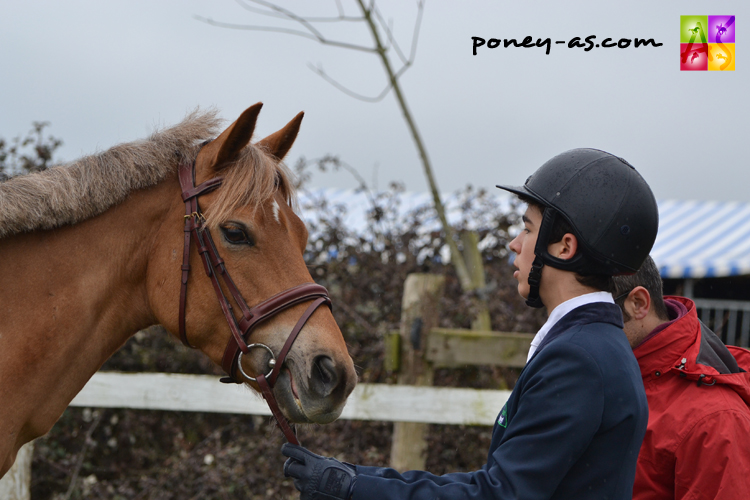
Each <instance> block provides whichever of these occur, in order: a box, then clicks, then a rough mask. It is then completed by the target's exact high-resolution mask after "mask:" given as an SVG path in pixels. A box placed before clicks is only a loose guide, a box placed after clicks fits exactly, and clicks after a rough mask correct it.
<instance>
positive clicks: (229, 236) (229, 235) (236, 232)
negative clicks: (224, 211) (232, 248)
mask: <svg viewBox="0 0 750 500" xmlns="http://www.w3.org/2000/svg"><path fill="white" fill-rule="evenodd" d="M221 232H222V234H223V235H224V239H225V240H226V241H227V242H229V243H232V244H234V245H242V244H246V245H252V244H253V242H252V240H251V239H250V237H249V236H248V235H247V233H246V232H245V231H244V230H243V229H240V228H238V227H235V226H227V227H222V228H221Z"/></svg>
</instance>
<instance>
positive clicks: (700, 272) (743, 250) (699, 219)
mask: <svg viewBox="0 0 750 500" xmlns="http://www.w3.org/2000/svg"><path fill="white" fill-rule="evenodd" d="M309 194H310V195H312V196H314V197H324V198H325V199H326V200H328V202H329V203H331V204H342V205H345V206H346V208H347V211H346V214H347V215H346V218H345V220H344V221H343V222H344V224H346V225H347V226H348V227H350V228H352V229H354V230H365V229H366V228H367V220H366V212H367V209H368V208H369V207H370V204H369V201H368V198H367V195H366V194H364V193H361V192H355V191H354V190H345V189H317V190H313V191H311V192H310V193H309ZM498 196H500V197H503V196H505V194H504V193H498ZM308 197H309V195H304V194H303V195H301V196H300V198H301V202H302V203H301V205H302V206H303V214H302V215H303V218H305V219H307V220H312V219H315V218H316V216H315V213H314V212H313V211H306V210H304V206H305V199H306V198H308ZM400 200H401V206H400V210H401V211H403V212H404V213H405V212H407V211H408V210H410V209H413V208H415V207H417V206H421V205H425V204H429V203H431V197H430V195H429V194H428V193H413V192H411V193H410V192H406V193H402V195H401V197H400ZM443 201H444V203H445V204H446V205H447V208H448V210H447V212H448V218H449V220H450V221H451V222H452V223H456V222H458V221H459V220H460V215H461V213H460V207H459V203H458V198H457V196H456V195H444V196H443ZM508 207H510V204H508ZM438 227H439V223H438V221H437V218H435V219H434V227H431V228H428V229H437V228H438ZM651 255H652V257H653V258H654V261H655V262H656V265H657V266H659V269H660V271H661V275H662V277H663V278H704V277H705V278H716V277H723V276H737V275H750V203H739V202H717V201H680V200H663V201H660V202H659V234H658V236H657V237H656V243H655V244H654V248H653V250H652V251H651Z"/></svg>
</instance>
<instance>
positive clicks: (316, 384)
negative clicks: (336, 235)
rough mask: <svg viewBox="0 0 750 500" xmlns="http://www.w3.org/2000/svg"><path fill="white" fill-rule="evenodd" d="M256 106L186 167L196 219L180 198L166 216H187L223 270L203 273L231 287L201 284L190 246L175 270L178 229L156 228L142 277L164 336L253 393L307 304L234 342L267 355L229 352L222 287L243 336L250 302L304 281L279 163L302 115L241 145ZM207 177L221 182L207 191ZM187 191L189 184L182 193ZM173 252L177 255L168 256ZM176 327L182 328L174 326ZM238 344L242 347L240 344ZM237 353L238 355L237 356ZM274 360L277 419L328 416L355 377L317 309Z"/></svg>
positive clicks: (299, 237) (326, 314) (297, 226)
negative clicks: (280, 360) (279, 362)
mask: <svg viewBox="0 0 750 500" xmlns="http://www.w3.org/2000/svg"><path fill="white" fill-rule="evenodd" d="M260 108H261V104H260V103H259V104H256V105H254V106H251V107H250V108H248V109H247V110H245V112H244V113H242V115H241V116H240V117H239V118H238V119H237V121H235V122H234V123H233V124H232V125H231V126H229V127H228V128H227V129H226V130H225V131H224V132H223V133H222V134H221V135H219V137H218V138H216V139H214V140H212V141H211V142H209V143H208V144H206V145H205V146H203V147H202V148H201V150H200V152H199V153H198V155H197V158H196V160H195V163H194V166H192V168H193V169H194V174H193V176H194V185H195V186H200V185H208V186H210V187H211V189H208V190H206V191H205V194H202V195H200V196H196V197H195V198H200V210H202V212H201V213H195V212H193V214H192V217H190V216H188V215H185V204H184V202H185V201H187V200H186V197H185V195H184V192H183V197H182V199H179V198H178V200H177V203H175V205H174V210H173V211H170V215H169V220H174V221H179V220H181V219H183V218H185V219H188V224H191V223H192V222H193V220H192V219H193V218H195V220H196V221H197V224H198V225H199V228H198V229H197V232H193V234H195V235H196V237H198V238H201V236H202V234H203V235H206V236H208V238H209V240H210V241H209V242H208V243H204V244H205V245H206V246H207V247H211V248H210V249H211V252H212V253H215V254H216V255H215V257H216V258H214V259H213V260H212V259H209V258H208V257H206V258H207V259H208V260H209V261H211V260H212V265H213V266H216V265H217V263H219V260H221V261H223V262H222V263H223V267H221V268H220V267H215V269H214V270H213V271H210V272H212V273H214V274H216V273H219V274H221V273H222V272H223V271H224V269H225V270H226V273H227V274H229V275H231V278H230V282H231V283H223V285H224V290H222V292H218V291H217V289H216V288H215V287H214V286H212V283H211V280H209V279H208V278H207V277H206V275H205V272H204V269H205V268H206V267H207V264H206V263H201V257H200V255H199V252H198V251H195V250H196V249H195V248H193V252H192V255H191V258H190V260H189V267H190V268H192V269H194V272H193V273H190V274H188V273H181V272H180V270H179V268H177V269H176V264H180V263H181V262H180V258H182V257H183V253H184V248H185V236H184V235H185V234H186V232H189V228H188V229H185V230H184V228H183V225H182V224H164V225H163V226H162V229H161V231H160V234H159V236H158V237H157V239H156V241H155V244H154V247H153V253H152V258H151V262H150V264H149V271H148V292H149V300H150V303H151V306H152V308H153V310H154V312H155V314H156V316H157V317H158V318H159V322H160V323H161V324H162V325H164V326H165V327H166V328H167V329H168V330H170V331H171V332H173V333H176V334H177V333H178V332H180V333H179V334H178V337H182V340H183V342H184V343H186V344H188V345H191V346H194V347H196V348H198V349H200V350H202V351H203V352H205V353H206V354H207V355H208V356H209V357H210V358H211V359H212V360H214V361H215V362H216V363H217V364H218V365H219V366H222V365H223V367H224V369H225V371H227V373H228V374H229V376H230V377H231V378H232V379H234V380H236V381H241V382H248V383H250V384H251V385H253V386H254V387H255V388H256V389H257V383H256V382H255V380H254V379H255V378H256V377H257V376H258V375H264V374H266V373H267V372H268V371H269V361H271V360H272V359H273V361H276V359H275V356H276V355H278V353H279V352H280V351H281V350H282V347H283V346H284V344H285V342H286V340H287V337H288V336H289V334H290V332H291V331H292V330H293V329H294V327H295V325H296V323H297V321H298V319H299V318H300V317H301V316H303V314H304V313H305V310H306V308H307V307H308V306H309V305H310V304H309V300H306V301H302V303H299V304H295V305H292V306H291V307H289V308H287V309H286V310H283V311H281V312H279V314H278V315H275V316H273V317H270V318H268V319H266V320H264V321H262V322H260V323H258V326H257V327H256V328H253V329H252V330H251V331H250V332H247V333H246V335H248V338H245V339H244V340H245V341H246V342H247V343H248V344H249V343H252V344H256V345H261V346H263V347H265V346H267V347H268V348H270V349H266V348H261V349H250V350H247V349H244V348H243V349H242V350H241V351H240V350H239V349H237V348H236V347H237V343H238V341H237V339H236V337H237V333H236V332H234V334H233V332H231V331H230V330H231V328H232V327H233V323H234V321H233V320H234V318H232V317H231V316H229V317H227V315H226V314H225V312H223V311H222V308H221V307H219V303H218V302H217V295H218V297H219V300H221V297H222V296H225V297H232V289H231V288H235V289H236V291H235V297H233V298H234V300H233V301H232V303H233V304H234V307H233V309H234V311H236V314H237V316H238V318H239V319H240V321H238V322H237V323H234V325H239V327H240V328H239V330H240V331H241V333H245V332H244V331H242V330H246V328H243V327H242V326H243V321H241V316H242V313H243V311H245V312H246V315H245V319H251V317H252V312H251V311H250V307H252V306H253V305H256V304H259V303H262V302H263V301H264V300H266V299H269V298H271V297H274V296H277V295H279V294H282V293H283V292H284V291H286V290H289V289H292V288H294V287H296V286H298V285H301V284H304V283H312V278H311V277H310V273H309V272H308V270H307V267H306V265H305V262H304V260H303V258H302V257H303V253H304V250H305V246H306V244H307V230H306V228H305V226H304V224H303V223H302V221H301V220H300V219H299V217H297V215H296V214H295V213H294V211H293V210H292V204H293V200H294V188H293V186H292V185H291V183H290V179H289V175H288V173H287V171H286V169H285V168H284V167H283V165H282V164H281V163H280V162H281V160H282V159H283V158H284V157H285V156H286V154H287V152H288V151H289V149H290V148H291V146H292V144H293V143H294V140H295V138H296V136H297V132H298V130H299V126H300V122H301V121H302V116H303V113H300V114H298V115H297V116H296V117H295V118H294V119H293V120H292V121H291V122H289V123H288V124H287V125H286V126H285V127H284V128H283V129H281V130H279V131H278V132H276V133H274V134H272V135H270V136H268V137H266V138H265V139H262V140H260V141H258V142H257V143H255V144H250V138H251V136H252V134H253V130H254V128H255V122H256V119H257V117H258V113H259V112H260ZM183 168H185V165H183ZM217 179H222V180H221V181H220V184H218V187H216V188H214V186H216V185H217V184H213V182H214V181H215V180H217ZM192 187H193V185H192V182H191V183H189V184H188V185H187V186H185V185H183V186H182V189H183V191H185V189H187V188H192ZM188 214H190V210H188ZM206 233H207V234H206ZM199 246H200V244H199ZM207 253H208V252H207ZM175 255H177V256H178V257H179V258H178V259H175ZM185 267H187V266H185ZM184 269H185V268H184V267H183V270H184ZM181 276H182V277H183V278H186V279H187V281H186V283H185V287H184V288H185V290H187V291H188V292H187V295H186V297H185V299H183V300H184V302H185V305H183V306H182V307H183V308H184V320H183V319H182V318H179V320H178V317H176V316H175V311H176V310H177V309H178V307H177V306H176V301H177V299H178V298H180V296H181V289H180V277H181ZM187 285H189V286H187ZM227 285H228V286H229V287H230V288H229V289H227ZM167 290H169V291H167ZM237 292H238V293H237ZM182 293H183V296H185V294H184V292H182ZM230 306H231V304H230ZM248 306H250V307H248ZM176 320H177V321H176ZM178 321H184V325H180V324H178ZM244 323H246V324H250V323H251V321H245V322H244ZM239 344H240V345H241V346H242V347H246V344H245V343H244V342H241V341H240V342H239ZM233 347H235V350H234V357H232V356H231V354H232V352H231V348H233ZM240 352H241V353H242V354H245V356H238V354H239V353H240ZM272 354H273V358H272ZM228 356H229V357H228ZM284 361H285V364H284V366H283V367H281V366H279V367H278V369H277V372H278V378H276V382H277V383H276V385H275V387H274V389H273V392H274V395H275V397H276V399H277V401H278V402H279V406H280V408H281V410H282V411H283V412H284V414H285V415H286V417H287V418H289V419H290V420H292V421H293V422H316V423H327V422H330V421H332V420H334V419H335V418H337V417H338V415H339V414H340V412H341V409H342V408H343V404H344V401H345V399H346V397H347V396H348V395H349V393H350V392H351V390H352V389H353V388H354V384H355V382H356V375H355V373H354V368H353V364H352V362H351V358H349V355H348V354H347V350H346V345H345V343H344V341H343V338H342V336H341V332H340V331H339V329H338V327H337V325H336V323H335V321H334V319H333V316H332V315H331V313H330V310H329V309H328V308H327V307H321V308H318V309H315V311H314V313H313V315H312V316H311V317H310V319H309V320H308V321H307V322H306V323H305V325H304V328H303V331H302V332H301V335H300V336H299V338H298V339H297V341H296V342H295V343H294V346H293V348H292V349H291V350H290V351H289V354H288V356H287V357H286V359H285V360H284ZM271 367H273V366H271Z"/></svg>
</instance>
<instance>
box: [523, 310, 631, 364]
mask: <svg viewBox="0 0 750 500" xmlns="http://www.w3.org/2000/svg"><path fill="white" fill-rule="evenodd" d="M591 323H609V324H611V325H614V326H616V327H617V328H620V329H622V326H623V325H622V311H620V308H619V307H618V306H616V305H615V304H608V303H606V302H593V303H590V304H584V305H582V306H580V307H577V308H575V309H573V310H572V311H570V312H569V313H568V314H566V315H565V316H563V317H562V318H560V320H558V321H557V323H555V324H554V326H553V327H552V328H551V329H550V331H549V333H547V335H546V336H545V337H544V340H542V343H541V344H539V347H538V348H537V350H536V352H535V353H534V356H532V357H531V359H530V360H529V362H531V360H532V359H534V358H535V357H536V356H537V354H539V352H540V351H541V350H542V349H544V347H545V346H546V345H547V344H549V343H550V342H552V341H553V340H555V339H556V338H557V337H559V336H560V335H562V334H563V333H565V332H566V331H567V330H570V329H571V328H573V327H575V326H582V325H588V324H591ZM623 335H624V334H623ZM527 365H528V363H527Z"/></svg>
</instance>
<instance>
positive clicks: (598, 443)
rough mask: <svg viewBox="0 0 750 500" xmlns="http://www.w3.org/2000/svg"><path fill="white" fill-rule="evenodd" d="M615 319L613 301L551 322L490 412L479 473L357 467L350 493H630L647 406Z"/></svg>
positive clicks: (381, 496)
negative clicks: (498, 407) (492, 418)
mask: <svg viewBox="0 0 750 500" xmlns="http://www.w3.org/2000/svg"><path fill="white" fill-rule="evenodd" d="M622 326H623V325H622V313H621V312H620V309H619V308H618V307H617V306H616V305H614V304H609V303H603V302H597V303H592V304H585V305H583V306H580V307H578V308H576V309H574V310H572V311H571V312H569V313H568V314H566V315H565V316H563V317H562V318H561V319H560V320H559V321H558V322H557V323H556V324H555V325H554V326H553V327H552V329H551V330H550V331H549V333H548V334H547V336H546V337H545V339H544V340H543V342H542V343H541V344H540V346H539V348H538V349H537V351H536V352H535V353H534V356H533V357H532V358H531V360H530V361H529V362H528V363H527V364H526V366H525V368H524V369H523V371H522V372H521V375H520V377H519V379H518V382H517V383H516V386H515V388H514V389H513V392H512V393H511V395H510V397H509V399H508V401H507V403H506V404H505V406H504V407H503V409H502V411H501V412H500V415H498V419H497V421H496V423H495V427H494V429H493V433H492V442H491V444H490V449H489V453H488V455H487V463H486V464H485V465H484V466H482V468H481V469H480V470H478V471H475V472H458V473H452V474H445V475H443V476H436V475H433V474H430V473H428V472H423V471H409V472H405V473H403V474H400V473H399V472H398V471H396V470H394V469H389V468H381V467H365V466H357V467H356V468H357V474H358V476H357V481H356V483H355V487H354V494H353V497H352V498H353V499H354V500H370V499H372V500H388V499H410V500H438V499H439V500H463V499H467V500H468V499H497V500H509V499H523V500H535V499H540V500H541V499H575V500H584V499H592V500H593V499H596V500H601V499H610V500H625V499H628V500H630V499H631V498H632V494H633V481H634V479H635V465H636V460H637V458H638V451H639V450H640V447H641V442H642V441H643V436H644V434H645V433H646V424H647V422H648V403H647V401H646V394H645V392H644V389H643V382H642V379H641V373H640V370H639V368H638V363H637V362H636V359H635V357H634V355H633V351H632V349H631V348H630V345H629V343H628V340H627V338H626V336H625V334H624V333H623V331H622Z"/></svg>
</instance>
